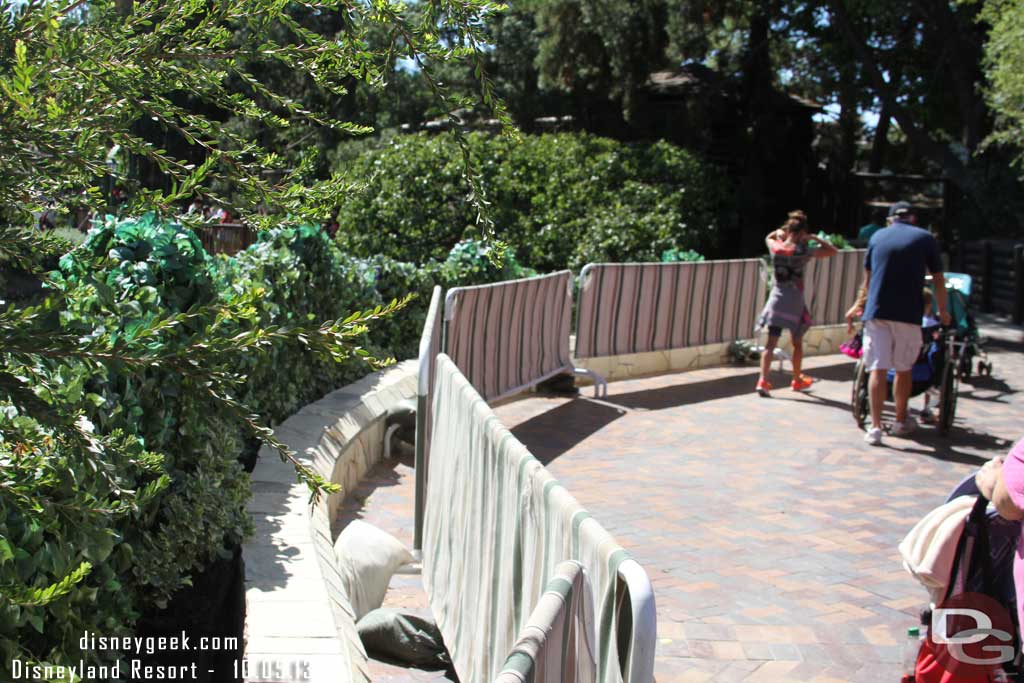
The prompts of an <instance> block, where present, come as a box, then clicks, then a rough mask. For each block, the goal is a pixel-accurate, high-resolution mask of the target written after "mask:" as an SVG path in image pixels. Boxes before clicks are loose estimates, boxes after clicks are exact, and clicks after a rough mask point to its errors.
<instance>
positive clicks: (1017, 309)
mask: <svg viewBox="0 0 1024 683" xmlns="http://www.w3.org/2000/svg"><path fill="white" fill-rule="evenodd" d="M1013 276H1014V277H1013V279H1014V284H1015V285H1016V287H1015V288H1014V289H1015V290H1016V297H1015V298H1016V300H1015V301H1014V306H1013V323H1014V324H1015V325H1020V324H1021V323H1024V244H1018V245H1016V246H1015V247H1014V248H1013Z"/></svg>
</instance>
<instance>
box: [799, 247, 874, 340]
mask: <svg viewBox="0 0 1024 683" xmlns="http://www.w3.org/2000/svg"><path fill="white" fill-rule="evenodd" d="M866 253H867V251H866V250H865V249H846V250H843V251H840V252H839V253H838V254H836V255H835V256H832V257H830V258H824V259H811V260H810V261H809V262H808V263H807V269H806V270H805V271H804V291H805V292H806V297H807V308H808V309H809V310H810V311H811V323H812V324H813V325H839V324H842V323H845V322H846V310H847V309H848V308H849V307H850V304H852V303H853V301H854V299H855V298H856V297H857V288H858V287H859V286H860V284H861V282H862V281H863V280H864V254H866Z"/></svg>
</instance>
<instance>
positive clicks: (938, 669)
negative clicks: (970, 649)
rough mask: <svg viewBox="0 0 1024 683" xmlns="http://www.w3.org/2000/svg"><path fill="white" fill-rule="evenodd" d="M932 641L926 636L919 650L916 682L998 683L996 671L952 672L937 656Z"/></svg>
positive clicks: (915, 670) (915, 674)
mask: <svg viewBox="0 0 1024 683" xmlns="http://www.w3.org/2000/svg"><path fill="white" fill-rule="evenodd" d="M934 647H935V646H934V645H932V641H931V640H930V639H928V638H925V639H924V640H922V641H921V649H920V650H918V651H917V664H915V665H914V683H996V677H995V672H994V671H987V672H984V673H951V672H950V671H948V670H947V669H946V667H944V666H943V665H942V663H941V662H940V660H939V658H937V657H936V656H935V650H934Z"/></svg>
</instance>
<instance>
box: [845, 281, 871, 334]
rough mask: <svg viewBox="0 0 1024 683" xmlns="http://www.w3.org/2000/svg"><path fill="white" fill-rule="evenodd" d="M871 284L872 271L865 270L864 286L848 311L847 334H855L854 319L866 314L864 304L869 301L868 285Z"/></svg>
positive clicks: (858, 291)
mask: <svg viewBox="0 0 1024 683" xmlns="http://www.w3.org/2000/svg"><path fill="white" fill-rule="evenodd" d="M870 284H871V271H870V270H866V269H865V270H864V284H862V285H861V286H860V289H858V290H857V300H856V301H854V302H853V306H850V309H849V310H848V311H846V332H847V333H850V332H853V319H854V318H859V317H860V316H861V315H863V314H864V304H866V303H867V301H868V285H870Z"/></svg>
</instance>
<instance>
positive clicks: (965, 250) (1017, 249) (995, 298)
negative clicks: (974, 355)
mask: <svg viewBox="0 0 1024 683" xmlns="http://www.w3.org/2000/svg"><path fill="white" fill-rule="evenodd" d="M953 264H954V270H959V271H960V272H963V273H967V274H968V275H970V276H971V278H972V280H973V284H972V290H971V303H972V304H974V305H975V306H977V307H978V308H980V309H981V310H982V311H983V312H985V313H999V314H1002V315H1008V316H1011V317H1012V318H1013V322H1014V323H1016V324H1018V325H1019V324H1021V323H1022V322H1024V242H1020V241H1017V240H979V241H974V242H963V243H961V244H960V245H959V248H958V249H957V251H956V253H955V254H954V259H953Z"/></svg>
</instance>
